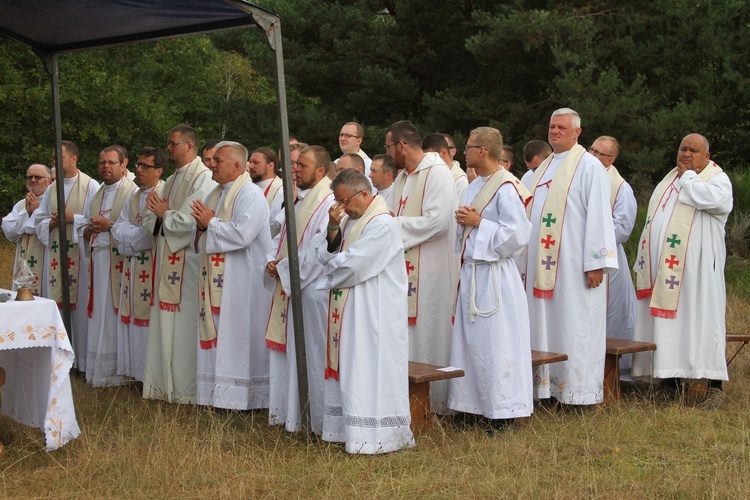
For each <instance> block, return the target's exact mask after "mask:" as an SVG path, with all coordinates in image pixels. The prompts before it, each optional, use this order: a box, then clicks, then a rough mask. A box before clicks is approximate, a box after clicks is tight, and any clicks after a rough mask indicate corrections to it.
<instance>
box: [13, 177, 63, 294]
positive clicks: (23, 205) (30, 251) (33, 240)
mask: <svg viewBox="0 0 750 500" xmlns="http://www.w3.org/2000/svg"><path fill="white" fill-rule="evenodd" d="M50 176H51V174H50V169H49V167H47V166H45V165H42V164H40V163H34V164H33V165H30V166H29V168H27V169H26V191H27V192H26V196H25V197H24V199H22V200H21V201H19V202H18V203H16V204H15V205H14V206H13V210H11V212H10V213H9V214H8V215H6V216H5V217H3V234H5V237H6V238H7V239H8V241H10V242H13V243H15V244H16V257H15V260H14V261H13V275H14V276H15V274H16V271H18V266H19V265H20V262H21V260H22V259H24V260H26V266H27V267H28V269H29V270H30V271H31V272H32V273H34V277H35V280H34V284H32V285H31V291H32V292H33V293H34V295H36V296H37V297H39V296H44V295H45V294H46V291H47V284H46V282H45V280H46V278H47V272H46V270H45V268H44V245H43V244H42V242H41V241H39V238H38V237H37V235H36V232H35V231H34V228H33V227H27V226H26V223H27V222H28V221H29V219H30V218H31V217H33V215H34V212H36V209H37V208H39V203H40V201H41V199H42V196H44V191H45V190H46V189H47V186H49V184H50ZM12 286H13V290H16V288H17V285H16V284H15V282H14V283H13V285H12Z"/></svg>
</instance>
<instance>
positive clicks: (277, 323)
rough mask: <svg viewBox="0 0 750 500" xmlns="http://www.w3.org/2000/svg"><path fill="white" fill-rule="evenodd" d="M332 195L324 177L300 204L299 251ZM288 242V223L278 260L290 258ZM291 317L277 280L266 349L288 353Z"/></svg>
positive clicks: (283, 232) (284, 295)
mask: <svg viewBox="0 0 750 500" xmlns="http://www.w3.org/2000/svg"><path fill="white" fill-rule="evenodd" d="M330 194H331V179H329V178H328V177H323V178H322V179H321V180H320V181H318V183H317V184H316V185H315V187H313V188H312V189H311V190H310V192H309V193H307V196H305V197H304V198H303V199H302V201H301V202H300V204H299V207H298V208H297V211H296V213H295V216H294V217H295V221H296V222H297V248H298V249H299V247H300V245H302V243H303V241H304V236H305V233H306V232H307V227H308V225H309V224H310V221H311V220H312V218H313V216H314V215H315V213H316V212H317V211H318V209H319V208H320V207H321V206H322V205H323V202H324V201H325V200H326V198H327V197H328V195H330ZM285 242H286V223H284V226H283V227H282V228H281V236H280V238H279V246H278V248H277V250H276V258H277V259H286V258H287V257H289V250H288V249H287V246H286V245H285V244H284V243H285ZM288 317H289V301H288V300H287V295H286V293H284V289H283V287H282V286H281V281H280V280H279V279H278V278H277V279H276V288H275V290H274V294H273V302H272V303H271V312H270V314H269V317H268V326H267V327H266V347H268V348H269V349H271V350H274V351H279V352H286V342H287V338H286V320H287V318H288Z"/></svg>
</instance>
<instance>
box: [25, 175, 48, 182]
mask: <svg viewBox="0 0 750 500" xmlns="http://www.w3.org/2000/svg"><path fill="white" fill-rule="evenodd" d="M42 179H49V176H46V175H27V176H26V180H27V181H37V182H39V181H41V180H42Z"/></svg>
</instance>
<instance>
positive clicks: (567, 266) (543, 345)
mask: <svg viewBox="0 0 750 500" xmlns="http://www.w3.org/2000/svg"><path fill="white" fill-rule="evenodd" d="M580 134H581V118H580V116H579V115H578V113H576V112H575V111H573V110H572V109H570V108H561V109H558V110H557V111H555V112H554V113H552V117H551V119H550V123H549V132H548V142H549V144H550V145H551V146H552V149H553V151H554V154H552V155H550V156H549V157H547V159H546V160H544V162H542V164H541V165H539V167H538V168H537V169H536V171H535V172H534V178H533V180H532V182H531V187H532V188H531V190H530V191H531V193H532V195H533V198H532V201H531V203H530V204H529V205H528V206H527V214H528V215H529V220H530V221H531V237H530V238H529V246H528V254H527V266H526V269H527V271H526V273H527V274H526V294H527V297H528V300H529V318H530V325H531V348H532V349H535V350H539V351H551V352H557V353H564V354H567V355H568V360H567V361H564V362H562V363H554V364H552V365H545V366H542V367H539V368H538V369H537V370H536V372H535V375H534V391H535V394H534V396H535V398H549V397H550V396H552V397H554V398H556V399H557V400H558V401H559V402H561V403H565V404H572V405H590V404H596V403H601V402H602V401H603V400H604V358H605V355H606V348H607V339H606V326H607V321H606V320H607V287H606V285H605V286H602V282H603V280H604V274H605V273H606V272H609V271H610V270H612V269H617V249H616V243H615V231H614V226H613V223H612V211H611V209H610V204H609V197H610V187H609V179H608V178H607V173H606V171H605V170H604V169H603V168H602V164H601V162H600V161H599V160H598V159H597V158H596V157H594V156H593V155H592V154H591V153H588V152H587V151H586V149H585V148H583V147H582V146H580V145H579V144H578V136H579V135H580Z"/></svg>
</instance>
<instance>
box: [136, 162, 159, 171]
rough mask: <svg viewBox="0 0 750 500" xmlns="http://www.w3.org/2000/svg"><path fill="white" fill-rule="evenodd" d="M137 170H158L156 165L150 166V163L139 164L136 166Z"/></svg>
mask: <svg viewBox="0 0 750 500" xmlns="http://www.w3.org/2000/svg"><path fill="white" fill-rule="evenodd" d="M135 168H142V169H144V170H146V169H147V168H157V167H156V165H149V164H148V163H141V162H138V163H136V164H135Z"/></svg>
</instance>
